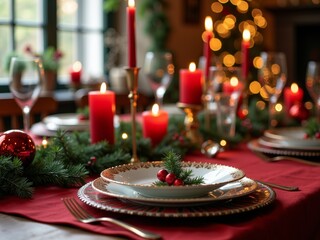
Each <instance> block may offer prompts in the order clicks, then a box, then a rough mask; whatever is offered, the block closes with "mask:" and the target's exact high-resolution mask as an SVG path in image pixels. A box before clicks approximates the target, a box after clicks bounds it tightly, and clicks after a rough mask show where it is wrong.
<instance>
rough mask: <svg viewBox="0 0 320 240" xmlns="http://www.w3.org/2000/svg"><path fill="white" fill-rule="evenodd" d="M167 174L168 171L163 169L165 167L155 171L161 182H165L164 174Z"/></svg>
mask: <svg viewBox="0 0 320 240" xmlns="http://www.w3.org/2000/svg"><path fill="white" fill-rule="evenodd" d="M167 175H168V171H167V170H165V169H161V170H159V171H158V173H157V177H158V179H159V180H160V181H161V182H165V181H166V176H167Z"/></svg>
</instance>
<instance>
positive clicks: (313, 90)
mask: <svg viewBox="0 0 320 240" xmlns="http://www.w3.org/2000/svg"><path fill="white" fill-rule="evenodd" d="M306 86H307V89H308V91H309V93H310V96H311V97H312V99H313V101H314V103H315V104H316V118H317V121H318V122H319V123H320V62H315V61H310V62H308V66H307V74H306Z"/></svg>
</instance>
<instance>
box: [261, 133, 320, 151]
mask: <svg viewBox="0 0 320 240" xmlns="http://www.w3.org/2000/svg"><path fill="white" fill-rule="evenodd" d="M258 141H259V143H260V144H261V145H263V146H266V147H271V148H278V149H292V150H305V151H320V145H319V146H314V145H304V144H306V143H304V144H301V145H299V144H298V142H297V141H295V142H293V141H287V140H277V139H273V138H269V137H266V136H262V137H260V138H258Z"/></svg>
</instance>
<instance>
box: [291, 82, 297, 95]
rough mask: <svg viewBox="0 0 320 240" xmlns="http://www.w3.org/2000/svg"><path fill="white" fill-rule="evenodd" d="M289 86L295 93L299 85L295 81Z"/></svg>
mask: <svg viewBox="0 0 320 240" xmlns="http://www.w3.org/2000/svg"><path fill="white" fill-rule="evenodd" d="M290 88H291V92H293V93H297V92H298V91H299V86H298V84H296V83H292V84H291V87H290Z"/></svg>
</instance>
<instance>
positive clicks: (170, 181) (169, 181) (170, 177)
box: [166, 173, 176, 185]
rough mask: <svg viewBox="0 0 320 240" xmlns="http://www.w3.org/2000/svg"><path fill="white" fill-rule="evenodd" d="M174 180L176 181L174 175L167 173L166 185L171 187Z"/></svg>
mask: <svg viewBox="0 0 320 240" xmlns="http://www.w3.org/2000/svg"><path fill="white" fill-rule="evenodd" d="M175 180H176V175H174V174H173V173H169V174H168V175H167V176H166V183H168V185H172V184H173V183H174V181H175Z"/></svg>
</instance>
